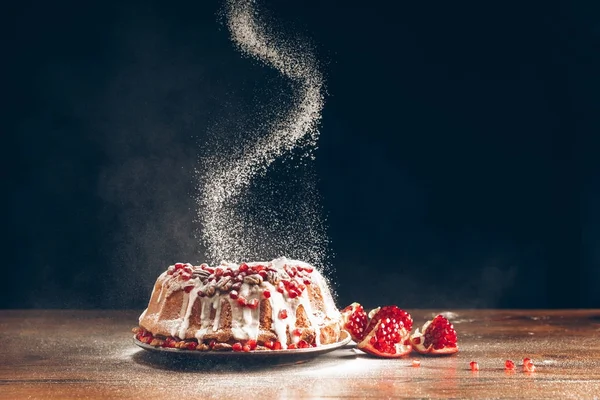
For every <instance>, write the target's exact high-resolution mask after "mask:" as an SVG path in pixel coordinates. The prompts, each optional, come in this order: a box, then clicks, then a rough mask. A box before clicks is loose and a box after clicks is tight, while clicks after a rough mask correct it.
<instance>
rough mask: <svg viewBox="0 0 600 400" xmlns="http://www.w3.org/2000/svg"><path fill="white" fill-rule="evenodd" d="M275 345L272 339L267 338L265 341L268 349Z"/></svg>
mask: <svg viewBox="0 0 600 400" xmlns="http://www.w3.org/2000/svg"><path fill="white" fill-rule="evenodd" d="M273 345H274V343H273V342H272V341H270V340H267V341H266V342H265V347H266V348H267V349H273Z"/></svg>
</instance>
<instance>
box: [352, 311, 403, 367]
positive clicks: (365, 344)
mask: <svg viewBox="0 0 600 400" xmlns="http://www.w3.org/2000/svg"><path fill="white" fill-rule="evenodd" d="M382 323H383V321H381V320H379V321H378V322H377V324H376V325H375V327H374V328H373V329H371V330H370V331H369V332H368V333H367V334H366V335H365V337H364V339H363V340H361V341H360V342H359V343H358V344H357V346H356V347H357V348H358V349H360V350H362V351H364V352H365V353H367V354H370V355H373V356H376V357H382V358H400V357H404V356H406V355H408V354H409V353H410V352H411V351H412V347H411V346H410V344H405V343H408V342H407V338H408V337H409V332H408V331H407V330H406V329H405V328H404V327H403V326H402V322H401V321H400V322H398V325H399V326H401V327H400V329H398V342H397V343H388V345H390V346H392V347H393V348H394V352H393V353H392V352H384V351H380V350H379V349H377V348H376V347H374V346H373V344H371V339H372V338H374V337H376V334H377V331H378V330H379V328H380V327H381V324H382Z"/></svg>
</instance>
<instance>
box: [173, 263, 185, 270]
mask: <svg viewBox="0 0 600 400" xmlns="http://www.w3.org/2000/svg"><path fill="white" fill-rule="evenodd" d="M183 267H184V265H183V263H175V269H177V270H179V269H182V268H183Z"/></svg>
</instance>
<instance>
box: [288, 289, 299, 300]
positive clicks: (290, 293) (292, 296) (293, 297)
mask: <svg viewBox="0 0 600 400" xmlns="http://www.w3.org/2000/svg"><path fill="white" fill-rule="evenodd" d="M288 297H289V298H290V299H295V298H296V297H298V292H296V291H295V290H293V289H292V290H290V291H289V292H288Z"/></svg>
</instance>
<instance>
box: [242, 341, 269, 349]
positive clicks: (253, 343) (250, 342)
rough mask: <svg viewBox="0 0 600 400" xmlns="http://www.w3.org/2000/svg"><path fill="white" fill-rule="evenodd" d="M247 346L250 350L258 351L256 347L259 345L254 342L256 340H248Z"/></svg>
mask: <svg viewBox="0 0 600 400" xmlns="http://www.w3.org/2000/svg"><path fill="white" fill-rule="evenodd" d="M246 344H247V345H248V346H250V350H254V349H256V345H257V343H256V340H254V339H250V340H248V341H247V342H246ZM265 347H266V346H265Z"/></svg>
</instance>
